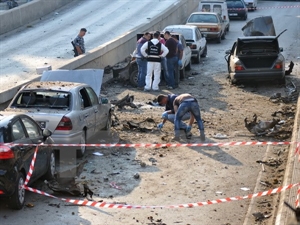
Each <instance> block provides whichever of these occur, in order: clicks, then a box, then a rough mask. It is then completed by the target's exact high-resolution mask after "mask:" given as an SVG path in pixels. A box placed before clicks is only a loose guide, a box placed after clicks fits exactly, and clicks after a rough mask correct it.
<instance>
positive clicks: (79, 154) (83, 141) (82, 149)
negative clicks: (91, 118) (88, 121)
mask: <svg viewBox="0 0 300 225" xmlns="http://www.w3.org/2000/svg"><path fill="white" fill-rule="evenodd" d="M80 144H86V131H85V130H83V131H82V132H81V137H80ZM85 150H86V146H81V147H80V149H78V150H77V157H79V158H81V157H83V156H84V153H85Z"/></svg>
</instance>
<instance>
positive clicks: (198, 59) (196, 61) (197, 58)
mask: <svg viewBox="0 0 300 225" xmlns="http://www.w3.org/2000/svg"><path fill="white" fill-rule="evenodd" d="M200 57H201V56H200V50H199V51H198V54H197V56H196V58H195V60H194V61H195V63H196V64H199V63H200Z"/></svg>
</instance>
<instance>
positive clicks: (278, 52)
mask: <svg viewBox="0 0 300 225" xmlns="http://www.w3.org/2000/svg"><path fill="white" fill-rule="evenodd" d="M242 31H243V32H244V36H245V37H239V38H238V39H237V40H236V41H235V42H234V44H233V46H232V48H231V49H230V50H227V51H226V52H225V53H226V56H225V59H226V61H227V66H228V72H229V78H230V81H231V83H232V84H234V83H236V82H237V81H245V80H255V81H257V80H276V81H278V82H279V83H281V84H284V83H285V58H284V56H283V55H282V51H283V49H282V48H281V47H279V41H278V38H279V36H280V35H281V34H282V33H283V32H285V31H286V30H284V31H283V32H281V33H280V34H279V35H277V36H276V33H275V28H274V24H273V20H272V17H271V16H266V17H258V18H255V19H253V20H251V21H249V22H248V23H247V24H246V25H245V26H244V27H243V28H242Z"/></svg>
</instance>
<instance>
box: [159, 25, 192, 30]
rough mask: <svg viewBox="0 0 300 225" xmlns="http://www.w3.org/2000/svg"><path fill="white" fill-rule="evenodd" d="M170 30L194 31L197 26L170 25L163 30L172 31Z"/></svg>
mask: <svg viewBox="0 0 300 225" xmlns="http://www.w3.org/2000/svg"><path fill="white" fill-rule="evenodd" d="M172 28H181V29H182V28H191V29H196V28H197V26H195V25H170V26H167V27H166V28H165V29H164V30H167V29H172Z"/></svg>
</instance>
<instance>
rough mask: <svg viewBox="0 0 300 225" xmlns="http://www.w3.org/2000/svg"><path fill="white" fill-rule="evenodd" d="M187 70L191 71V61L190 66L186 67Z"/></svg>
mask: <svg viewBox="0 0 300 225" xmlns="http://www.w3.org/2000/svg"><path fill="white" fill-rule="evenodd" d="M185 70H186V71H190V70H191V61H190V62H189V64H187V65H186V67H185Z"/></svg>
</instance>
